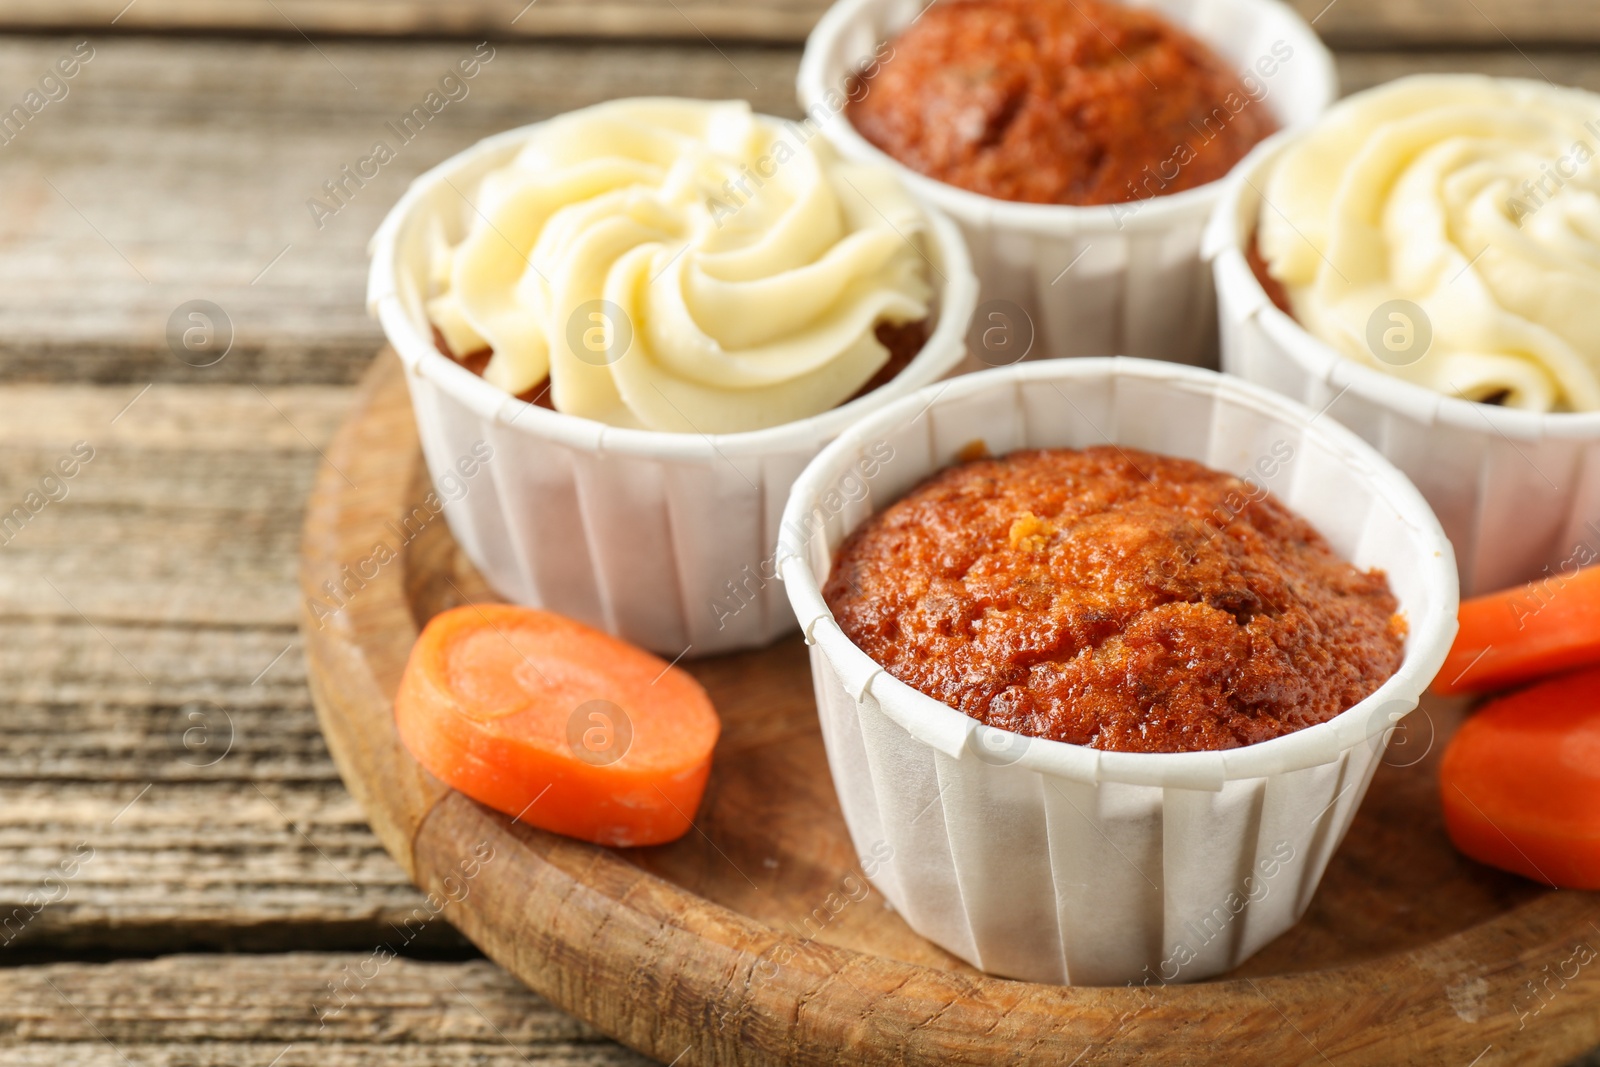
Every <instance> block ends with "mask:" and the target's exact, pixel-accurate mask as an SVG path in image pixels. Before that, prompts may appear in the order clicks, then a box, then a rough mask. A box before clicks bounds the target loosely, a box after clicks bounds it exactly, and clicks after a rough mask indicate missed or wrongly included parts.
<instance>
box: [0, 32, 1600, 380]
mask: <svg viewBox="0 0 1600 1067" xmlns="http://www.w3.org/2000/svg"><path fill="white" fill-rule="evenodd" d="M150 2H151V0H140V3H139V4H138V5H136V6H135V7H134V8H133V9H132V12H136V11H139V10H140V9H141V8H142V7H143V6H144V5H145V4H147V3H150ZM542 2H543V0H541V3H542ZM1354 2H1356V0H1339V5H1340V6H1342V5H1344V4H1350V3H1354ZM1480 2H1482V0H1480ZM1333 10H1335V11H1336V10H1339V8H1338V7H1335V8H1334V9H1333ZM132 12H130V15H129V17H131V15H132ZM1329 17H1330V18H1331V17H1332V14H1331V13H1330V15H1329ZM71 43H72V39H70V38H61V39H19V38H11V39H8V40H0V101H4V100H9V99H16V98H17V97H19V96H20V94H21V93H22V92H23V91H24V89H25V88H26V87H27V86H28V85H30V84H32V83H34V82H35V81H37V79H38V78H39V77H40V76H41V75H42V74H43V73H44V72H45V70H46V69H48V67H49V65H50V64H51V63H52V62H53V61H54V60H55V59H56V58H57V57H58V56H60V55H61V54H63V52H64V51H66V50H67V49H68V48H69V47H70V45H71ZM93 43H94V47H95V48H96V55H95V58H94V60H93V61H92V62H90V63H89V64H88V65H87V66H85V67H84V68H83V70H82V71H81V72H80V74H79V75H78V77H77V78H76V79H74V81H73V82H72V83H71V85H72V88H71V92H70V94H69V95H68V96H67V97H66V99H64V100H62V101H60V102H59V103H53V104H51V105H49V106H48V107H47V108H46V109H45V110H44V111H43V112H41V113H40V114H39V115H38V116H37V118H36V119H35V120H34V121H33V122H32V123H31V124H30V125H29V126H28V127H26V128H25V129H24V130H23V132H22V134H21V135H20V136H18V137H17V138H16V139H15V140H14V141H13V142H12V143H11V144H9V145H5V146H3V147H0V197H3V198H4V200H5V202H6V203H7V204H8V205H9V206H10V207H11V210H10V211H8V212H7V213H6V214H5V216H4V218H0V378H3V379H7V380H11V381H24V380H29V381H51V382H126V383H129V384H131V385H132V386H133V387H134V390H130V392H129V394H128V395H129V396H131V395H132V392H133V391H135V390H137V389H138V388H139V387H142V386H143V385H145V384H147V383H148V382H151V381H157V382H173V383H196V384H211V383H218V382H241V383H242V382H257V383H263V384H264V383H291V382H292V383H313V382H325V383H336V382H344V383H348V382H353V381H354V380H355V379H356V377H357V376H358V375H359V373H360V370H361V368H363V367H364V366H365V365H366V362H367V360H368V358H369V357H370V355H371V353H372V351H373V350H374V349H375V348H376V347H377V346H378V345H379V344H380V343H381V342H382V338H381V336H380V333H379V331H378V329H377V326H376V324H375V323H373V322H372V321H371V320H370V319H369V318H368V317H367V315H366V313H365V310H364V308H363V301H364V289H365V284H366V268H367V259H366V242H367V239H368V238H369V237H370V236H371V234H372V231H373V230H374V229H375V228H376V227H377V225H378V222H379V220H380V219H381V218H382V217H383V215H384V213H385V212H386V211H387V210H388V207H389V205H390V204H392V203H393V202H394V200H395V199H396V198H397V197H398V196H399V194H400V192H401V190H402V189H404V187H405V185H406V184H407V183H408V182H409V181H410V180H411V178H412V177H414V176H415V175H417V174H419V173H421V172H422V171H423V170H424V169H426V168H427V167H429V166H432V165H433V164H435V163H437V162H439V161H440V160H442V159H444V158H446V157H447V156H449V155H451V154H452V153H454V152H456V151H458V150H460V149H461V148H464V147H466V146H467V145H469V144H471V143H472V142H474V141H476V140H478V139H479V138H481V137H483V136H486V135H488V134H490V133H494V132H497V131H499V130H502V129H505V128H508V127H511V126H516V125H519V124H522V123H526V122H531V121H534V120H536V119H540V118H543V117H546V116H548V115H551V114H554V113H557V112H560V111H565V110H568V109H571V108H574V107H579V106H582V105H584V104H589V103H594V102H596V101H599V100H603V99H606V98H608V97H612V96H622V95H630V94H648V93H678V94H685V95H692V96H706V97H730V96H744V97H749V98H750V99H751V100H752V101H753V102H754V103H755V105H756V106H757V107H758V108H760V109H762V110H764V111H768V112H772V113H775V114H780V115H794V114H795V113H796V107H795V103H794V92H793V84H794V75H795V69H796V65H797V63H798V60H799V53H798V51H797V50H796V49H793V48H752V47H747V46H733V45H722V46H718V47H717V48H714V47H712V46H711V45H709V44H707V43H706V42H704V41H699V42H696V43H687V44H685V43H678V44H671V45H659V44H658V45H649V46H644V45H620V44H594V43H586V44H572V43H567V44H561V45H552V44H499V45H496V46H495V47H496V49H497V51H496V56H495V59H494V60H493V61H492V62H491V63H490V64H489V65H488V66H487V67H485V68H483V70H482V72H481V73H480V75H479V76H478V77H477V78H476V79H474V80H473V81H472V82H471V83H470V84H471V91H470V94H469V95H468V96H467V98H466V99H464V100H462V101H461V102H460V103H458V104H451V105H449V107H447V108H446V109H445V110H444V111H443V112H441V113H440V114H439V116H438V117H437V118H436V119H434V120H433V121H432V122H430V124H429V125H428V126H427V127H426V128H425V130H424V132H423V133H422V135H421V136H419V137H417V138H416V139H415V140H414V141H413V142H411V143H410V144H407V145H405V146H404V147H403V148H402V149H401V150H400V152H399V154H398V156H397V158H396V159H395V160H394V162H392V163H391V164H390V165H389V166H387V167H385V168H384V169H383V170H382V171H381V172H380V173H379V175H378V177H377V178H375V179H373V180H372V181H370V182H369V183H368V184H367V186H366V187H365V188H362V189H360V190H358V191H357V195H355V196H354V197H353V198H352V199H351V200H350V201H349V203H348V205H347V206H345V207H343V208H342V209H341V210H340V212H339V213H338V214H337V215H335V216H333V217H332V218H328V219H325V220H324V222H325V225H324V226H323V227H322V228H320V229H319V228H318V227H317V226H316V225H315V223H314V222H313V220H312V217H311V214H310V212H309V210H308V209H307V207H306V201H307V200H308V199H310V198H312V197H314V196H316V195H318V193H319V192H320V190H321V186H322V183H323V182H324V181H328V180H330V179H331V178H333V177H334V176H336V175H337V173H338V171H339V169H340V167H342V166H344V165H345V164H349V163H353V162H354V161H355V160H356V159H358V158H359V157H360V156H361V155H363V154H364V153H366V152H367V151H369V150H370V147H371V144H372V142H373V140H374V139H376V138H379V137H381V136H385V133H384V131H385V123H386V122H388V121H390V120H391V119H393V118H395V117H396V116H398V115H399V114H401V113H402V112H403V111H404V110H406V109H407V108H409V107H410V106H411V105H412V104H413V103H415V102H416V101H417V100H419V99H421V97H422V96H423V94H424V93H426V92H427V91H428V89H429V88H430V87H431V86H433V85H434V84H435V83H436V81H437V80H438V78H439V76H440V74H441V73H442V72H443V70H444V69H445V68H446V67H447V66H448V65H449V64H451V63H454V62H455V61H456V60H457V59H459V58H461V57H462V56H464V55H467V54H469V53H470V52H471V49H472V46H471V44H470V43H446V44H438V43H431V44H423V43H381V44H380V43H371V42H348V41H325V42H321V43H319V45H318V48H320V49H321V52H320V53H319V52H318V51H317V50H314V49H313V48H312V47H311V46H310V45H308V44H307V43H306V42H305V41H303V40H298V39H297V40H295V41H292V42H286V41H267V42H262V41H237V40H216V39H168V40H151V39H143V38H115V37H113V38H101V37H98V36H96V37H94V38H93ZM1524 52H1525V53H1526V54H1525V55H1524V54H1519V53H1518V52H1515V51H1512V50H1510V49H1502V50H1500V51H1482V52H1471V53H1450V52H1444V53H1439V52H1434V53H1419V54H1397V53H1354V54H1346V55H1344V56H1342V57H1341V58H1340V69H1341V73H1342V76H1343V79H1344V85H1345V88H1346V89H1347V90H1353V89H1358V88H1364V87H1366V86H1368V85H1372V84H1375V83H1377V82H1379V81H1384V80H1387V79H1389V78H1392V77H1395V76H1396V75H1398V74H1401V73H1405V72H1408V71H1412V70H1479V71H1485V72H1489V73H1494V74H1502V75H1512V76H1522V77H1539V76H1540V72H1543V74H1545V75H1548V76H1549V77H1550V79H1551V80H1553V81H1556V82H1559V83H1564V84H1576V85H1583V86H1585V87H1588V88H1591V89H1597V90H1600V58H1597V57H1596V55H1595V54H1594V53H1592V52H1587V53H1586V52H1536V51H1531V50H1526V49H1525V50H1524ZM324 57H326V58H324ZM346 76H347V77H348V78H349V79H350V82H351V83H354V84H355V85H356V86H358V87H359V90H360V91H359V92H357V91H355V90H353V89H352V88H351V85H350V84H348V83H347V82H346V81H345V80H344V78H345V77H346ZM108 176H114V178H115V180H108ZM285 249H287V251H285ZM280 253H282V258H281V259H277V260H276V261H274V259H275V257H277V256H278V255H279V254H280ZM124 257H126V258H124ZM269 265H270V266H269ZM263 270H265V273H264V274H263V273H262V272H263ZM192 299H206V300H211V301H213V302H215V303H217V304H218V305H220V306H221V307H222V308H223V310H224V311H225V312H226V314H227V315H228V317H229V319H230V320H231V322H232V326H233V330H234V347H233V350H232V351H230V352H229V354H228V355H227V356H226V357H225V358H224V359H223V360H222V361H221V362H220V363H218V364H216V365H215V366H212V367H206V368H193V367H190V366H187V365H185V364H184V363H181V362H179V360H178V359H177V358H176V357H175V356H174V355H173V353H172V351H171V349H170V347H169V345H168V341H167V336H166V330H167V322H168V319H169V317H170V316H171V314H172V312H173V311H174V309H176V308H177V307H178V305H179V304H181V303H183V302H185V301H188V300H192Z"/></svg>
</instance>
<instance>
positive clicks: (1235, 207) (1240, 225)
mask: <svg viewBox="0 0 1600 1067" xmlns="http://www.w3.org/2000/svg"><path fill="white" fill-rule="evenodd" d="M1304 133H1305V131H1303V130H1280V131H1279V132H1277V133H1275V134H1273V135H1272V136H1271V137H1269V138H1267V139H1266V140H1264V141H1262V142H1261V143H1260V144H1259V145H1257V146H1256V147H1255V148H1254V149H1253V150H1252V151H1251V153H1250V154H1249V155H1248V156H1246V157H1245V158H1244V160H1243V161H1242V162H1241V163H1240V164H1239V166H1238V167H1237V168H1236V169H1235V170H1234V172H1233V174H1232V175H1231V176H1230V177H1229V178H1228V179H1227V181H1226V186H1227V187H1226V189H1225V190H1224V191H1223V195H1222V199H1221V200H1220V201H1218V203H1217V207H1216V210H1215V211H1214V212H1213V213H1212V216H1211V220H1210V221H1209V222H1208V223H1207V224H1206V234H1205V239H1204V243H1203V245H1202V252H1201V254H1202V256H1203V257H1204V258H1205V259H1207V260H1210V261H1211V263H1212V266H1213V273H1214V275H1215V278H1216V284H1217V288H1218V289H1219V290H1223V289H1227V290H1230V291H1235V292H1240V294H1241V295H1242V297H1243V299H1242V301H1240V303H1241V304H1242V305H1243V306H1245V307H1248V308H1251V309H1252V310H1251V311H1250V312H1248V313H1247V315H1248V316H1254V317H1255V318H1256V320H1257V321H1258V323H1259V324H1260V326H1261V329H1262V331H1263V332H1264V333H1266V335H1267V336H1268V337H1269V338H1271V339H1272V341H1273V342H1274V343H1276V345H1277V346H1278V348H1279V349H1280V350H1281V351H1282V352H1283V353H1285V354H1286V355H1288V357H1289V358H1290V359H1292V360H1294V362H1295V365H1296V366H1298V367H1299V368H1300V369H1301V370H1302V371H1304V372H1305V373H1306V374H1307V375H1309V376H1310V377H1312V378H1313V379H1315V380H1317V381H1320V382H1322V383H1323V384H1324V386H1325V387H1327V388H1328V389H1330V390H1332V391H1334V392H1348V393H1350V394H1352V395H1353V396H1356V397H1359V398H1360V399H1362V400H1365V401H1367V402H1368V403H1370V404H1373V405H1375V406H1377V407H1380V408H1383V409H1385V410H1387V411H1392V412H1397V413H1401V414H1404V415H1407V416H1410V417H1412V418H1418V419H1420V420H1421V421H1422V422H1423V423H1424V424H1426V425H1437V426H1442V427H1447V428H1449V429H1452V430H1461V431H1465V432H1468V433H1474V434H1495V435H1503V436H1505V437H1507V438H1510V439H1512V440H1515V441H1539V440H1542V439H1547V438H1568V439H1571V438H1576V439H1589V438H1600V411H1519V410H1517V409H1515V408H1506V407H1500V406H1498V405H1495V404H1480V403H1478V402H1477V401H1473V400H1466V399H1463V398H1461V397H1456V396H1447V395H1446V394H1444V393H1439V392H1435V391H1434V390H1432V389H1429V388H1428V387H1427V386H1424V385H1418V384H1416V383H1415V382H1408V381H1406V380H1405V379H1404V378H1398V377H1396V376H1394V375H1392V374H1386V373H1384V372H1383V371H1381V370H1378V369H1377V368H1375V367H1369V366H1367V365H1366V364H1364V363H1361V362H1359V361H1357V360H1354V359H1351V358H1350V357H1349V356H1346V355H1345V354H1344V353H1342V352H1340V351H1339V350H1338V349H1336V348H1334V347H1333V346H1332V345H1330V344H1328V343H1327V342H1326V341H1324V340H1322V339H1321V338H1319V337H1316V336H1315V335H1313V334H1312V333H1311V331H1309V330H1307V329H1306V328H1305V327H1304V326H1302V325H1300V323H1299V322H1298V321H1296V320H1295V319H1294V317H1293V316H1290V315H1286V314H1285V313H1284V312H1283V311H1281V310H1279V308H1278V306H1277V305H1276V304H1274V303H1273V302H1272V299H1271V298H1270V297H1269V296H1268V295H1267V291H1266V289H1264V288H1263V287H1262V285H1261V282H1260V281H1259V280H1258V279H1257V278H1256V275H1255V272H1254V271H1253V270H1251V269H1250V264H1249V260H1248V259H1247V258H1246V253H1245V248H1246V244H1247V243H1248V242H1249V241H1252V240H1254V238H1255V233H1256V224H1255V221H1254V219H1253V218H1252V219H1249V220H1247V219H1245V218H1244V217H1243V212H1244V210H1245V198H1246V196H1247V195H1252V196H1255V197H1257V198H1260V199H1265V197H1264V195H1263V194H1262V192H1261V186H1260V180H1261V179H1263V178H1264V177H1265V176H1266V174H1267V172H1268V170H1270V168H1271V167H1272V165H1273V164H1274V163H1275V162H1277V160H1278V157H1279V156H1281V155H1282V154H1283V152H1284V151H1285V150H1286V149H1287V148H1288V147H1289V146H1290V145H1292V144H1293V143H1294V142H1295V141H1296V140H1298V139H1299V138H1300V137H1302V136H1304Z"/></svg>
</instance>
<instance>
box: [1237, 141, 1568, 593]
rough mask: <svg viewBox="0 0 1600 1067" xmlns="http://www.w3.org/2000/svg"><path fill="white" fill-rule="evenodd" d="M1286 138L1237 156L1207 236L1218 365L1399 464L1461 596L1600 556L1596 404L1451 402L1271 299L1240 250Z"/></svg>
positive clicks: (1542, 575)
mask: <svg viewBox="0 0 1600 1067" xmlns="http://www.w3.org/2000/svg"><path fill="white" fill-rule="evenodd" d="M1288 143H1289V140H1288V137H1287V136H1285V135H1279V136H1278V137H1275V138H1273V139H1272V140H1270V141H1267V142H1264V143H1263V144H1262V145H1261V146H1260V148H1258V149H1257V150H1256V152H1255V153H1253V154H1252V155H1251V156H1250V158H1249V159H1247V160H1246V161H1245V162H1244V163H1243V164H1241V167H1240V170H1239V172H1237V174H1238V177H1237V180H1236V181H1234V182H1232V183H1230V185H1229V188H1228V195H1227V196H1226V197H1225V198H1224V200H1223V201H1222V203H1220V204H1219V205H1218V208H1217V212H1216V214H1215V216H1214V217H1213V218H1212V221H1211V224H1210V227H1209V229H1208V231H1207V235H1206V248H1205V252H1206V256H1207V258H1208V259H1210V260H1211V262H1212V265H1213V269H1214V271H1215V274H1216V287H1217V297H1218V303H1219V308H1220V312H1219V315H1220V320H1221V322H1220V324H1221V332H1222V367H1223V369H1224V370H1226V371H1228V372H1229V373H1232V374H1237V375H1239V376H1240V377H1242V378H1246V379H1248V380H1249V381H1252V382H1256V383H1258V384H1260V385H1264V386H1266V387H1268V388H1269V389H1273V390H1276V391H1277V392H1280V393H1282V394H1284V395H1285V396H1289V397H1293V398H1294V399H1296V400H1299V401H1301V402H1302V403H1305V404H1307V405H1308V406H1310V407H1312V408H1316V409H1319V410H1326V412H1327V417H1328V418H1331V419H1336V420H1338V421H1339V422H1341V423H1343V424H1344V425H1345V426H1347V427H1349V428H1350V429H1351V430H1353V431H1355V432H1356V433H1357V434H1358V435H1360V436H1361V437H1362V438H1363V439H1364V440H1366V441H1367V442H1368V443H1370V444H1371V445H1372V446H1373V447H1375V448H1376V449H1377V450H1378V451H1379V452H1381V453H1382V454H1383V455H1384V456H1385V457H1387V458H1388V459H1389V460H1390V461H1391V462H1392V463H1394V465H1395V466H1396V467H1398V468H1400V470H1401V471H1402V472H1404V473H1405V474H1406V475H1407V476H1408V477H1409V478H1410V479H1411V480H1412V481H1413V482H1414V483H1415V484H1416V486H1417V488H1418V489H1419V490H1421V492H1422V495H1423V496H1424V497H1425V498H1426V499H1427V501H1428V503H1429V504H1430V505H1431V506H1432V507H1433V509H1434V511H1435V513H1437V515H1438V516H1439V522H1440V524H1441V525H1442V526H1443V527H1444V531H1445V534H1446V536H1448V537H1449V538H1450V541H1451V543H1452V544H1453V545H1454V546H1455V552H1456V559H1457V561H1458V563H1459V565H1460V569H1461V590H1462V594H1463V595H1464V596H1475V595H1478V594H1481V593H1488V592H1493V591H1494V590H1497V589H1504V588H1507V587H1509V586H1512V585H1517V584H1519V583H1521V582H1529V581H1537V580H1540V579H1542V578H1546V577H1548V576H1550V575H1552V574H1553V575H1559V574H1560V573H1561V572H1562V571H1563V570H1565V571H1567V572H1568V573H1569V574H1570V572H1571V570H1573V569H1575V568H1576V567H1577V566H1580V565H1582V564H1583V563H1584V562H1586V561H1588V560H1592V559H1594V558H1596V557H1597V556H1600V413H1585V414H1572V413H1564V414H1539V413H1534V412H1525V411H1513V410H1509V409H1506V408H1499V407H1495V406H1493V405H1488V404H1476V403H1472V402H1470V401H1466V400H1461V399H1457V398H1454V397H1447V396H1444V395H1442V394H1440V393H1436V392H1434V391H1433V390H1431V389H1426V388H1424V387H1422V386H1419V385H1414V384H1412V383H1410V382H1406V381H1403V380H1401V379H1399V378H1396V377H1394V376H1392V375H1389V374H1386V373H1384V372H1383V371H1380V370H1377V369H1376V368H1373V367H1368V366H1366V365H1364V364H1361V363H1358V362H1356V361H1355V360H1353V359H1350V358H1348V357H1346V356H1345V355H1343V354H1341V353H1339V352H1337V351H1335V350H1334V349H1333V348H1332V347H1331V346H1329V345H1327V344H1325V343H1324V342H1322V341H1320V340H1318V339H1317V338H1315V337H1313V336H1311V334H1309V333H1307V332H1306V331H1305V329H1303V328H1302V327H1301V326H1300V325H1299V324H1298V323H1296V322H1295V321H1294V320H1293V319H1292V318H1290V317H1289V316H1288V315H1285V314H1284V313H1283V312H1281V311H1279V310H1278V309H1277V308H1276V307H1274V306H1273V304H1272V301H1271V300H1270V299H1269V298H1268V297H1267V294H1266V293H1265V292H1264V291H1263V290H1262V288H1261V284H1260V283H1259V282H1258V281H1257V280H1256V278H1255V275H1254V274H1253V273H1252V272H1251V270H1250V266H1249V263H1248V261H1247V259H1246V249H1247V247H1248V244H1249V242H1251V241H1253V240H1254V239H1255V228H1256V222H1257V217H1258V214H1259V211H1260V208H1261V193H1260V190H1261V189H1262V188H1264V187H1265V182H1266V175H1267V173H1268V171H1269V170H1270V167H1271V165H1272V162H1273V161H1274V160H1275V159H1276V158H1277V157H1278V155H1279V153H1280V152H1282V150H1283V149H1284V147H1285V146H1286V145H1287V144H1288Z"/></svg>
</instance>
